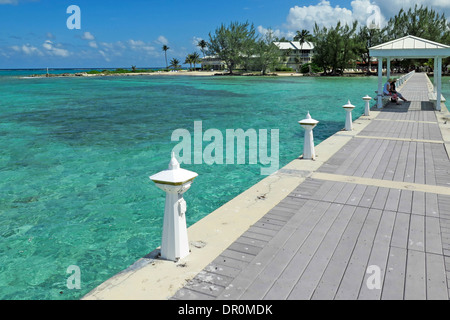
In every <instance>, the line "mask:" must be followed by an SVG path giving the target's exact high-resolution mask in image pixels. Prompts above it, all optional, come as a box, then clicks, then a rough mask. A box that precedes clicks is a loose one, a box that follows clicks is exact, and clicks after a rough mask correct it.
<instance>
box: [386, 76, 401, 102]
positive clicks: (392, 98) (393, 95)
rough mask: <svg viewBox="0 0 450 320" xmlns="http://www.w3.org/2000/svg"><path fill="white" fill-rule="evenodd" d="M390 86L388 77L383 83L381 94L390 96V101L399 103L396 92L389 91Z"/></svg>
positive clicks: (390, 80) (390, 82) (390, 81)
mask: <svg viewBox="0 0 450 320" xmlns="http://www.w3.org/2000/svg"><path fill="white" fill-rule="evenodd" d="M391 87H392V79H389V80H388V81H387V82H386V83H385V84H384V88H383V94H384V95H385V96H390V97H391V101H392V102H395V103H396V104H400V103H399V102H398V96H397V94H395V93H394V94H393V93H392V92H391Z"/></svg>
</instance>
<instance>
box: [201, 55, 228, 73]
mask: <svg viewBox="0 0 450 320" xmlns="http://www.w3.org/2000/svg"><path fill="white" fill-rule="evenodd" d="M225 69H226V65H225V62H224V61H222V60H220V59H219V58H218V57H217V56H206V57H204V58H203V59H202V70H225Z"/></svg>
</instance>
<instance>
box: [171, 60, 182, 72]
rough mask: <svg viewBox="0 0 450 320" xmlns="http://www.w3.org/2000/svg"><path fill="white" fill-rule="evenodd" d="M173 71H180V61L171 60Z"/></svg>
mask: <svg viewBox="0 0 450 320" xmlns="http://www.w3.org/2000/svg"><path fill="white" fill-rule="evenodd" d="M169 67H171V68H172V69H174V70H176V69H180V68H181V66H180V60H178V59H176V58H173V59H172V60H170V66H169Z"/></svg>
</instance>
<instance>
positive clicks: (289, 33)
mask: <svg viewBox="0 0 450 320" xmlns="http://www.w3.org/2000/svg"><path fill="white" fill-rule="evenodd" d="M256 29H257V30H258V32H259V33H260V34H262V35H265V34H266V33H267V32H268V31H269V28H264V27H263V26H258V27H257V28H256ZM272 32H273V35H274V36H275V37H277V38H283V37H285V38H287V39H292V38H293V37H294V35H295V32H293V31H281V30H280V29H275V30H274V29H272Z"/></svg>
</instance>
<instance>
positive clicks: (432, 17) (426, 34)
mask: <svg viewBox="0 0 450 320" xmlns="http://www.w3.org/2000/svg"><path fill="white" fill-rule="evenodd" d="M386 32H387V36H388V38H389V40H394V39H398V38H402V37H405V36H407V35H411V36H416V37H420V38H424V39H427V40H431V41H436V42H443V43H445V42H446V41H448V40H450V36H449V32H450V23H449V22H448V21H447V19H446V17H445V14H444V13H442V14H441V15H439V14H438V13H437V12H436V11H434V10H433V9H429V8H428V7H423V5H421V6H420V7H418V5H417V4H416V5H415V6H414V8H409V9H408V11H405V10H404V9H403V8H402V9H401V10H400V11H399V13H398V14H397V15H396V16H394V17H393V18H391V19H390V20H389V22H388V26H387V30H386Z"/></svg>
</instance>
